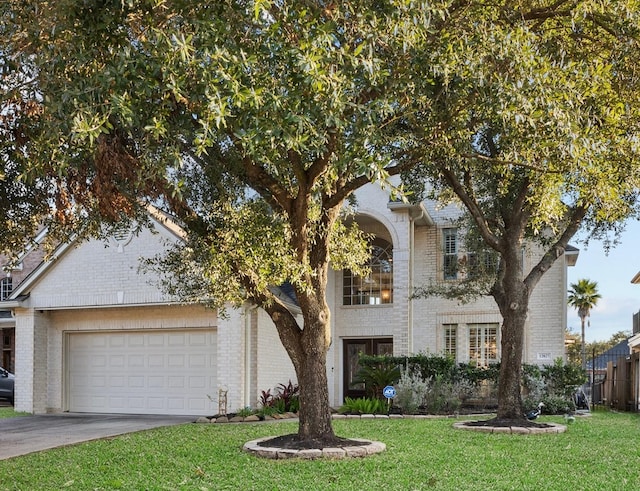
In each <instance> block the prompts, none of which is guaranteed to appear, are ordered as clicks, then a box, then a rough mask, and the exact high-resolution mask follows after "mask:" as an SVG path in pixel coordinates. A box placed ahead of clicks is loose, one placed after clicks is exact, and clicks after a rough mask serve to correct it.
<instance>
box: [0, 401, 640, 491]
mask: <svg viewBox="0 0 640 491" xmlns="http://www.w3.org/2000/svg"><path fill="white" fill-rule="evenodd" d="M541 421H543V422H544V421H550V422H557V423H558V422H559V423H562V422H563V419H562V418H561V417H544V418H541ZM453 422H454V420H452V419H428V420H408V419H407V420H340V421H336V422H335V429H336V432H337V433H338V435H339V436H344V437H361V438H368V439H372V440H379V441H382V442H384V443H386V444H387V451H386V452H383V453H381V454H378V455H375V456H371V457H367V458H364V459H346V460H338V461H327V460H316V461H300V460H297V461H273V460H264V459H260V458H257V457H254V456H252V455H249V454H247V453H244V452H242V450H241V447H242V445H243V444H244V443H245V442H246V441H248V440H253V439H255V438H258V437H261V436H268V435H279V434H286V433H291V432H293V431H295V430H296V424H295V423H290V422H287V423H282V422H278V423H252V424H247V423H245V424H188V425H183V426H174V427H169V428H160V429H156V430H149V431H144V432H140V433H135V434H130V435H125V436H121V437H116V438H110V439H105V440H101V441H96V442H88V443H84V444H80V445H74V446H71V447H66V448H58V449H53V450H48V451H44V452H40V453H37V454H33V455H27V456H23V457H17V458H14V459H9V460H5V461H0V489H1V490H25V491H26V490H33V489H38V490H63V489H68V490H116V489H123V490H260V491H263V490H265V491H266V490H303V489H309V490H316V489H327V490H363V489H380V490H382V489H384V490H465V491H468V490H483V491H484V490H492V491H493V490H519V491H520V490H535V491H540V490H545V491H551V490H558V491H567V490H574V489H575V490H580V491H586V490H594V491H596V490H597V491H601V490H604V489H615V490H626V489H629V490H635V489H640V466H639V465H638V462H640V447H639V446H638V445H637V442H638V441H640V417H639V416H638V415H636V414H614V413H605V412H597V413H595V414H594V415H593V416H592V417H590V418H578V419H577V421H576V422H575V423H573V424H571V425H569V429H568V431H567V432H566V433H563V434H559V435H529V436H523V435H504V434H500V435H498V434H496V435H491V434H485V433H475V432H469V431H460V430H454V429H453V428H452V423H453Z"/></svg>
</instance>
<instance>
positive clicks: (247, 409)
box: [236, 406, 253, 418]
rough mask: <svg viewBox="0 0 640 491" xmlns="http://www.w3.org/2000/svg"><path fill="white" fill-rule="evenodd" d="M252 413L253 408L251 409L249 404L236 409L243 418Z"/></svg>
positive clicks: (237, 413)
mask: <svg viewBox="0 0 640 491" xmlns="http://www.w3.org/2000/svg"><path fill="white" fill-rule="evenodd" d="M252 414H253V409H251V408H250V407H249V406H247V407H243V408H242V409H238V410H237V411H236V415H237V416H241V417H243V418H246V417H247V416H251V415H252Z"/></svg>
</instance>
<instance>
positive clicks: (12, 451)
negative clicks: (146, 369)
mask: <svg viewBox="0 0 640 491" xmlns="http://www.w3.org/2000/svg"><path fill="white" fill-rule="evenodd" d="M194 420H195V418H194V417H193V416H155V415H122V414H81V413H64V414H44V415H37V416H20V417H15V418H4V419H0V460H4V459H9V458H11V457H16V456H18V455H25V454H29V453H32V452H38V451H40V450H46V449H49V448H54V447H62V446H65V445H71V444H74V443H80V442H85V441H89V440H97V439H100V438H106V437H110V436H115V435H122V434H124V433H133V432H136V431H142V430H148V429H151V428H158V427H161V426H172V425H178V424H184V423H192V422H193V421H194Z"/></svg>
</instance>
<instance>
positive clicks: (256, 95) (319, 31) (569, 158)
mask: <svg viewBox="0 0 640 491" xmlns="http://www.w3.org/2000/svg"><path fill="white" fill-rule="evenodd" d="M602 4H606V6H607V7H610V8H609V10H599V9H600V8H601V7H600V6H601V5H602ZM633 4H635V2H633V1H631V0H626V1H618V2H595V1H584V2H565V1H556V2H544V1H517V2H516V1H513V2H511V1H502V2H498V4H497V5H491V6H487V5H485V4H484V2H476V1H470V0H458V1H440V2H429V3H427V2H407V1H401V0H396V1H393V0H387V1H353V2H333V1H322V0H297V1H295V2H287V1H268V0H262V1H260V0H255V1H249V0H246V1H241V0H238V1H234V0H226V1H202V2H192V1H186V0H141V1H134V0H83V1H73V0H58V1H56V2H42V1H34V0H20V1H18V0H10V1H8V2H4V3H3V4H2V6H1V7H0V9H2V10H1V15H2V20H3V22H2V26H1V28H0V29H1V30H2V32H0V34H2V35H3V39H5V40H6V41H5V47H4V49H3V50H2V52H1V53H0V57H1V59H2V77H3V78H2V87H3V97H2V101H1V102H2V108H3V109H2V113H1V114H2V126H1V127H0V131H2V147H1V149H2V160H3V167H4V169H5V171H4V175H5V177H4V178H2V177H0V179H3V180H2V181H1V182H2V187H3V188H4V189H6V190H9V192H10V193H11V196H12V199H11V200H9V201H7V203H15V204H16V205H18V204H21V206H16V207H17V208H18V210H19V211H20V213H18V212H17V211H15V210H14V211H13V214H12V215H9V214H7V215H6V218H5V227H3V229H2V230H1V231H0V234H2V236H1V237H2V240H3V242H4V241H5V240H8V239H9V238H11V239H12V240H13V239H15V238H16V237H24V236H25V235H26V232H25V231H26V229H27V228H28V226H29V225H31V226H35V224H42V223H45V224H47V225H49V226H50V228H51V236H52V237H63V236H64V234H66V233H69V232H70V231H74V232H81V233H84V234H91V233H93V234H97V233H100V230H102V228H101V226H102V225H101V224H104V223H112V224H115V223H118V222H119V221H121V220H122V219H126V218H131V217H138V218H140V219H142V217H143V211H144V205H145V204H148V203H153V204H155V205H157V206H160V207H163V208H165V209H166V210H167V211H168V212H170V213H171V214H173V215H174V216H176V217H178V219H179V220H180V221H181V223H182V224H183V226H184V228H185V230H186V231H187V238H186V241H185V246H184V247H182V248H181V249H179V250H176V251H172V254H170V256H169V257H168V258H167V261H169V262H171V264H174V265H175V264H179V266H176V267H175V268H174V273H175V274H174V276H173V278H174V279H175V278H178V279H180V280H181V282H180V283H179V284H178V285H177V288H175V287H176V284H175V283H172V282H171V280H170V279H169V280H168V283H167V287H168V288H169V289H170V290H171V291H173V292H177V293H180V294H181V295H182V296H183V297H184V298H186V299H192V300H196V299H197V300H202V299H204V298H206V299H207V300H208V301H211V302H212V303H213V304H214V305H218V306H219V305H222V304H223V303H225V302H229V301H231V302H236V303H237V302H241V301H245V300H248V301H250V302H253V303H254V304H256V305H259V306H261V307H262V308H264V309H265V311H266V312H267V313H268V314H269V315H270V317H271V318H272V320H273V322H274V324H275V326H276V328H277V330H278V333H279V336H280V339H281V341H282V343H283V345H284V347H285V348H286V350H287V352H288V354H289V356H290V357H291V360H292V362H293V364H294V367H295V370H296V373H297V377H298V382H299V384H300V388H301V392H300V404H301V406H300V426H299V438H300V439H301V440H314V441H324V442H329V441H331V440H333V439H334V438H335V436H334V433H333V429H332V427H331V419H330V408H329V399H328V388H327V378H326V354H327V350H328V348H329V346H330V343H331V333H330V311H329V308H328V306H327V302H326V298H325V297H326V295H325V293H326V285H327V275H328V267H329V263H330V261H331V262H333V263H334V265H335V266H337V267H340V266H343V265H346V266H349V267H356V266H357V265H358V264H359V263H362V262H363V258H364V256H365V250H364V245H363V243H364V241H363V240H362V236H361V235H360V234H359V233H358V232H357V231H356V230H352V229H347V228H345V227H344V226H343V225H342V222H341V220H340V215H341V213H342V210H343V208H344V206H343V205H344V204H345V201H346V200H348V199H349V198H350V196H351V195H352V194H353V192H354V191H355V190H356V189H358V188H359V187H361V186H362V185H364V184H365V183H367V182H370V181H374V180H383V181H384V180H385V179H386V178H387V177H389V176H392V175H396V174H399V173H401V172H405V173H406V175H407V176H408V175H409V173H408V171H410V170H412V169H414V170H416V174H415V176H416V177H417V178H418V179H423V177H425V176H426V178H431V179H432V181H433V184H434V186H435V188H434V189H435V190H437V191H439V190H443V191H445V190H446V191H448V192H449V193H450V192H451V191H453V192H454V193H455V194H457V195H458V196H459V197H460V199H461V200H462V201H463V202H464V204H465V205H467V207H468V209H469V211H470V212H471V215H472V216H473V217H474V219H475V220H476V222H477V224H478V226H479V230H480V231H481V234H482V237H483V238H484V239H485V240H486V241H487V244H488V245H489V246H490V247H492V248H494V249H495V250H496V251H498V252H499V253H500V255H501V256H502V259H503V260H502V262H501V265H502V267H501V269H500V273H499V276H498V278H499V281H497V282H496V283H495V288H494V290H492V293H493V294H494V297H495V298H496V300H497V302H498V305H499V306H500V308H501V311H502V313H503V315H504V317H505V322H504V326H503V336H502V340H503V349H502V356H503V366H509V367H512V368H513V367H517V366H519V363H520V359H521V351H522V327H523V322H524V318H525V316H526V310H527V304H528V298H529V295H530V293H531V290H532V289H533V286H535V283H536V282H537V281H538V279H539V277H540V276H541V275H542V274H543V273H544V271H545V270H546V269H548V267H549V266H550V265H551V263H552V262H553V260H554V259H555V258H556V257H557V256H558V255H560V254H561V253H562V251H563V250H564V247H566V244H567V241H568V240H569V239H570V237H571V236H572V234H573V233H574V232H575V230H577V228H578V227H579V226H580V224H581V223H582V222H583V221H584V220H585V219H589V220H593V223H596V222H598V223H600V222H601V221H602V219H605V220H610V221H615V220H617V219H620V218H622V217H624V216H626V215H627V214H628V213H629V208H630V206H631V205H632V204H633V203H634V201H633V200H634V199H635V195H634V194H633V189H632V188H631V187H629V185H632V184H633V183H634V182H635V181H634V179H635V174H636V168H637V164H636V162H637V160H636V157H637V140H636V136H637V120H636V109H637V105H636V101H637V96H638V90H637V87H636V78H635V77H636V74H635V72H634V69H633V62H634V61H635V60H636V58H637V53H636V49H637V47H636V45H635V40H634V38H633V36H635V29H636V28H637V19H636V18H635V15H636V14H635V11H634V10H633V6H634V5H633ZM614 9H617V10H614ZM625 9H626V10H625ZM636 10H637V9H636ZM622 14H625V15H624V16H622ZM596 37H597V38H598V41H599V42H596V41H595V40H594V38H596ZM600 41H601V42H600ZM418 171H419V172H418ZM623 173H625V174H626V176H625V178H624V179H622V177H621V176H622V174H623ZM10 175H12V176H13V177H14V179H12V181H11V182H15V183H17V185H16V186H14V187H11V186H10V185H9V184H10V181H9V180H8V178H7V177H6V176H10ZM476 177H480V179H479V180H475V178H476ZM4 189H3V191H4ZM581 190H590V191H589V192H587V193H585V192H580V193H579V192H578V191H581ZM43 196H47V197H48V200H47V201H44V200H43V199H42V198H43ZM566 200H570V201H568V202H567V201H566ZM45 202H46V203H47V204H49V205H50V212H49V213H48V214H47V213H45V210H44V208H43V207H42V204H43V203H45ZM547 203H548V204H549V206H546V207H545V206H541V207H540V206H536V204H537V205H540V204H542V205H545V204H547ZM5 204H6V203H3V207H4V206H5ZM11 208H12V206H9V205H7V206H6V209H7V210H10V209H11ZM488 208H490V209H491V212H492V213H493V214H488V213H487V212H486V211H485V210H486V209H488ZM25 211H27V212H28V213H27V212H25ZM510 213H511V214H510ZM26 217H28V218H29V220H27V219H26ZM496 220H497V221H496ZM556 225H557V227H556ZM556 228H558V229H562V230H563V232H562V233H561V235H560V236H559V238H554V236H553V235H549V234H550V233H551V232H555V231H556ZM57 232H59V233H57ZM539 237H544V238H545V240H547V241H548V242H547V245H550V248H549V252H548V254H547V255H546V256H545V258H546V259H545V260H544V261H543V262H542V263H541V264H540V265H539V266H538V267H536V268H535V272H534V273H530V274H529V275H528V276H527V278H529V279H527V280H526V281H525V282H523V281H522V271H521V269H520V266H519V264H520V263H519V262H518V261H516V257H515V251H519V250H520V247H521V245H522V243H523V241H524V239H525V238H539ZM12 244H15V240H14V241H13V242H12ZM518 257H519V255H518ZM176 258H179V261H177V260H176ZM285 281H286V282H289V283H291V284H292V285H293V288H294V290H295V293H296V297H297V300H298V303H299V305H300V309H301V312H302V318H303V325H300V324H299V323H298V321H297V319H296V317H295V316H294V315H293V314H292V313H291V312H290V311H289V310H288V308H287V306H286V304H285V303H283V302H282V300H281V299H280V298H279V297H278V295H277V294H274V292H273V290H272V286H273V285H278V284H281V283H283V282H285ZM303 326H304V327H303ZM515 371H516V370H514V373H515ZM503 375H504V374H503ZM518 382H519V380H518V379H517V376H516V375H513V377H512V376H511V375H509V374H506V375H505V376H503V377H501V379H500V398H501V399H500V404H501V406H500V408H501V415H502V416H504V417H513V418H516V417H520V416H519V413H521V407H520V399H519V391H520V387H519V384H518Z"/></svg>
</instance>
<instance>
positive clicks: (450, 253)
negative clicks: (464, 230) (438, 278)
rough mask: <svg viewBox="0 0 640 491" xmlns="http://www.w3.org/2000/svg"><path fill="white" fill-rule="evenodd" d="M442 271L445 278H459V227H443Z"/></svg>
mask: <svg viewBox="0 0 640 491" xmlns="http://www.w3.org/2000/svg"><path fill="white" fill-rule="evenodd" d="M442 258H443V264H442V271H443V275H444V279H445V280H455V279H457V278H458V229H457V228H444V229H442Z"/></svg>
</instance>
